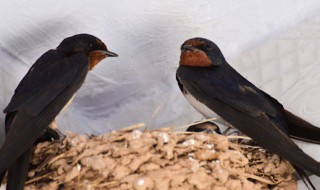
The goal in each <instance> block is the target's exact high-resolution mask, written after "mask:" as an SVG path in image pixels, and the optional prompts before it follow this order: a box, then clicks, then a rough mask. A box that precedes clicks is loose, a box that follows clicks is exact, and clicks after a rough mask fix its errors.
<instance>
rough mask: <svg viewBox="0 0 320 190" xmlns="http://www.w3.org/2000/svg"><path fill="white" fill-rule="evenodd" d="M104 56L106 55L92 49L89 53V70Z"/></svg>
mask: <svg viewBox="0 0 320 190" xmlns="http://www.w3.org/2000/svg"><path fill="white" fill-rule="evenodd" d="M104 58H106V55H105V54H103V53H101V52H99V51H93V52H91V53H90V67H89V70H91V69H93V67H94V66H96V65H97V64H98V63H99V62H100V61H101V60H102V59H104Z"/></svg>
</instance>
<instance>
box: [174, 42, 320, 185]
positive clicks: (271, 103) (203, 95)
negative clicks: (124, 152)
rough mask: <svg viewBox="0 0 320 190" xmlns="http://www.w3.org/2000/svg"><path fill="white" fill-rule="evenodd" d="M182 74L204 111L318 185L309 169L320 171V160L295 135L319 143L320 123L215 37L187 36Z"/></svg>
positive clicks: (190, 95) (182, 86)
mask: <svg viewBox="0 0 320 190" xmlns="http://www.w3.org/2000/svg"><path fill="white" fill-rule="evenodd" d="M176 79H177V82H178V85H179V87H180V90H181V91H182V93H183V94H184V96H185V97H186V99H187V100H188V101H189V103H191V104H192V105H193V107H194V108H195V109H196V110H198V111H199V112H200V113H201V114H202V115H204V116H205V117H206V118H212V117H217V118H218V120H219V121H220V122H221V123H224V124H225V123H226V124H229V125H232V126H233V127H235V128H237V129H238V130H239V131H241V132H242V133H244V134H246V135H247V136H249V137H250V138H252V139H253V140H254V141H255V142H257V143H259V144H260V145H261V146H262V147H264V148H266V149H267V150H269V151H271V152H273V153H276V154H278V155H279V156H280V157H281V158H283V159H286V160H288V161H289V162H290V163H291V164H292V165H293V166H294V167H295V169H296V171H297V172H298V173H299V174H300V175H301V177H302V179H303V180H304V182H305V183H306V181H305V180H307V181H308V183H309V185H310V186H311V187H312V188H313V189H315V188H314V186H313V184H312V183H311V181H310V180H309V178H308V177H307V174H306V172H307V171H309V172H311V173H313V174H315V175H317V176H320V164H319V163H318V162H317V161H316V160H314V159H313V158H311V157H310V156H309V155H307V154H305V153H304V152H303V151H302V150H301V149H300V148H299V147H298V146H297V145H296V144H295V143H294V142H293V141H292V139H291V138H290V137H292V138H297V139H300V140H305V141H307V142H315V143H319V142H320V129H319V128H318V127H316V126H314V125H312V124H311V123H309V122H307V121H305V120H303V119H302V118H299V117H298V116H296V115H294V114H292V113H291V112H289V111H287V110H285V109H284V107H283V106H282V105H281V104H280V103H279V102H278V101H277V100H276V99H274V98H273V97H271V96H270V95H268V94H267V93H265V92H264V91H262V90H260V89H259V88H257V87H256V86H255V85H253V84H252V83H251V82H249V81H248V80H247V79H245V78H244V77H242V76H241V75H240V74H239V73H238V72H237V71H236V70H235V69H233V68H232V67H231V66H230V65H229V64H228V63H227V61H226V60H225V58H224V56H223V54H222V52H221V50H220V49H219V47H218V46H217V45H216V44H215V43H213V42H212V41H210V40H207V39H204V38H192V39H189V40H187V41H185V42H184V43H183V44H182V46H181V55H180V62H179V67H178V69H177V72H176ZM306 185H307V186H308V184H307V183H306Z"/></svg>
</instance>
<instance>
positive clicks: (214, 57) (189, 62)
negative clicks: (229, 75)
mask: <svg viewBox="0 0 320 190" xmlns="http://www.w3.org/2000/svg"><path fill="white" fill-rule="evenodd" d="M224 61H225V59H224V57H223V55H222V53H221V51H220V49H219V47H218V46H217V45H216V44H215V43H213V42H212V41H210V40H207V39H205V38H192V39H189V40H187V41H185V42H184V43H183V44H182V46H181V55H180V63H179V64H180V65H184V66H193V67H212V66H219V65H222V64H223V63H224Z"/></svg>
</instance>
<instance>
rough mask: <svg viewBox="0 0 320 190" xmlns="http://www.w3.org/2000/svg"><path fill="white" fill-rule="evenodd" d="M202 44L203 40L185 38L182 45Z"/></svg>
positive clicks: (197, 45) (196, 45)
mask: <svg viewBox="0 0 320 190" xmlns="http://www.w3.org/2000/svg"><path fill="white" fill-rule="evenodd" d="M203 44H204V42H202V41H199V40H197V39H191V40H187V41H186V42H185V43H184V45H190V46H193V47H199V46H202V45H203Z"/></svg>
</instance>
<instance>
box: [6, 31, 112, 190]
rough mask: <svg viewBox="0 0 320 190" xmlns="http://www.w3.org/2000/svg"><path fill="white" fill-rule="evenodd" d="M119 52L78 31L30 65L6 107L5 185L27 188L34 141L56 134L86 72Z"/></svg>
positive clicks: (14, 187) (18, 188)
mask: <svg viewBox="0 0 320 190" xmlns="http://www.w3.org/2000/svg"><path fill="white" fill-rule="evenodd" d="M117 56H118V55H117V54H115V53H113V52H111V51H109V50H108V48H107V46H106V45H105V44H104V43H103V42H102V41H101V40H100V39H98V38H97V37H95V36H92V35H89V34H78V35H74V36H71V37H68V38H66V39H64V40H63V41H62V42H61V43H60V44H59V46H58V47H57V48H56V49H52V50H49V51H47V52H46V53H44V54H43V55H42V56H41V57H40V58H39V59H38V60H37V61H36V62H35V63H34V64H33V65H32V67H31V68H30V69H29V71H28V72H27V74H26V75H25V76H24V77H23V79H22V80H21V82H20V83H19V85H18V86H17V88H16V89H15V91H14V95H13V97H12V98H11V101H10V102H9V104H8V106H7V107H6V108H5V109H4V111H3V112H4V113H5V114H6V119H5V129H6V132H7V134H6V139H5V142H4V143H3V145H2V147H1V149H0V174H2V177H3V176H4V174H5V172H6V171H8V177H7V189H13V190H20V189H23V188H24V182H25V180H26V176H27V172H28V165H29V159H30V154H31V150H32V146H33V144H34V143H35V142H36V141H37V140H39V139H42V138H44V139H48V138H49V137H51V136H55V134H56V133H54V132H52V129H50V128H49V127H48V126H49V125H50V124H51V123H52V122H53V121H54V119H55V117H56V116H57V115H58V114H59V112H60V111H61V110H62V109H64V108H65V107H66V106H67V105H69V103H70V102H71V101H72V99H73V97H74V95H75V93H76V92H77V90H78V89H79V88H80V87H81V86H82V84H83V82H84V81H85V78H86V75H87V73H88V71H90V70H92V69H93V68H94V67H95V66H96V65H97V64H98V63H99V62H100V61H101V60H103V59H104V58H106V57H117ZM1 181H2V179H1Z"/></svg>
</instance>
